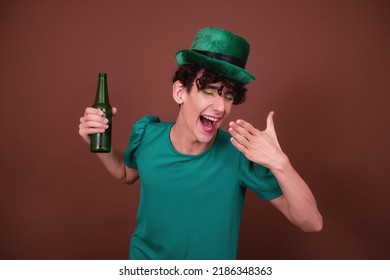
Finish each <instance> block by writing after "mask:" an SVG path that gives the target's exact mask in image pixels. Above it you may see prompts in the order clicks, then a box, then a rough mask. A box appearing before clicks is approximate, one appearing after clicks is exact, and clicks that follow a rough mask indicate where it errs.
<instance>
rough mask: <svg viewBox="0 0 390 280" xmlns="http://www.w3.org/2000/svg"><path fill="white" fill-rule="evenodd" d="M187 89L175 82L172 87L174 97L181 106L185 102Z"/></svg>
mask: <svg viewBox="0 0 390 280" xmlns="http://www.w3.org/2000/svg"><path fill="white" fill-rule="evenodd" d="M185 93H186V89H185V87H184V86H183V84H182V83H181V82H180V81H175V82H174V83H173V85H172V96H173V99H174V100H175V101H176V103H177V104H179V105H181V104H183V102H184V97H185Z"/></svg>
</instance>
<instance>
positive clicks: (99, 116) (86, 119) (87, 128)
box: [79, 107, 139, 184]
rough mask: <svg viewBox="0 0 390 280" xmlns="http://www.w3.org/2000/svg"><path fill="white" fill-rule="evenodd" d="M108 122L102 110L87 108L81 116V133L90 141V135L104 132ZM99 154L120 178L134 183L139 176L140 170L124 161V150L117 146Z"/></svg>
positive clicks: (113, 174) (114, 111) (116, 176)
mask: <svg viewBox="0 0 390 280" xmlns="http://www.w3.org/2000/svg"><path fill="white" fill-rule="evenodd" d="M116 112H117V109H116V108H113V113H114V114H116ZM107 123H108V120H107V119H106V118H104V117H103V112H102V111H101V110H98V109H95V108H91V107H88V108H86V109H85V112H84V116H83V117H81V118H80V125H79V134H80V136H81V137H82V138H83V139H84V141H85V142H87V143H89V142H90V138H89V135H90V134H93V133H101V132H104V130H105V129H107V128H108V125H107ZM97 156H98V157H99V159H100V160H101V161H102V163H103V165H104V166H105V167H106V169H107V170H108V172H110V174H111V175H112V176H114V177H115V178H117V179H118V180H120V181H122V182H124V183H127V184H133V183H134V182H135V181H136V180H137V179H138V178H139V174H138V170H137V169H133V168H128V167H127V166H126V165H125V163H124V161H123V152H121V151H119V150H117V149H116V148H115V147H112V148H111V152H110V153H97Z"/></svg>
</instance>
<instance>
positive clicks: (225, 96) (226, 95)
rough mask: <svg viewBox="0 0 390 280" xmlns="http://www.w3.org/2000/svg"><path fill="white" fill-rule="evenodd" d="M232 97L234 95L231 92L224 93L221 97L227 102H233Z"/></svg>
mask: <svg viewBox="0 0 390 280" xmlns="http://www.w3.org/2000/svg"><path fill="white" fill-rule="evenodd" d="M234 96H235V94H234V93H233V92H226V93H225V94H224V95H223V97H224V98H225V99H226V100H227V101H233V100H234Z"/></svg>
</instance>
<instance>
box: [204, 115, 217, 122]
mask: <svg viewBox="0 0 390 280" xmlns="http://www.w3.org/2000/svg"><path fill="white" fill-rule="evenodd" d="M202 117H203V118H205V119H208V120H209V121H212V122H216V121H218V120H219V118H216V117H211V116H202Z"/></svg>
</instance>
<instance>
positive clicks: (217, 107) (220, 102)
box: [213, 95, 225, 113]
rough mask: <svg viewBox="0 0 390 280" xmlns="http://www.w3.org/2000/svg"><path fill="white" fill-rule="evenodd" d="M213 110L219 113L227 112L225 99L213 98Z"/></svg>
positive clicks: (220, 97)
mask: <svg viewBox="0 0 390 280" xmlns="http://www.w3.org/2000/svg"><path fill="white" fill-rule="evenodd" d="M213 110H214V111H216V112H219V113H223V112H225V99H224V98H223V97H222V96H219V95H217V96H215V97H214V98H213Z"/></svg>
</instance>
